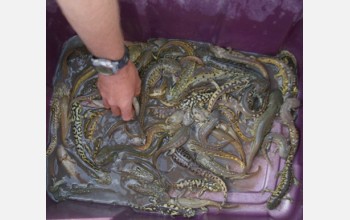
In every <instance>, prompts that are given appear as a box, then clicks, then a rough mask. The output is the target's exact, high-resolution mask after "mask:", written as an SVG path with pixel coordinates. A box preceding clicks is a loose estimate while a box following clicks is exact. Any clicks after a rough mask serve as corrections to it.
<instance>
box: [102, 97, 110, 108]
mask: <svg viewBox="0 0 350 220" xmlns="http://www.w3.org/2000/svg"><path fill="white" fill-rule="evenodd" d="M102 103H103V106H104V107H105V108H106V109H110V108H111V106H110V105H109V104H108V103H107V101H106V100H105V99H102Z"/></svg>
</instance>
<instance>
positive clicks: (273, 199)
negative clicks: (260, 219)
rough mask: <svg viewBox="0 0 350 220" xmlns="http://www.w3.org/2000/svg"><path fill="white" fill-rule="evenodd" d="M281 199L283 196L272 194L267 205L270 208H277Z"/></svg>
mask: <svg viewBox="0 0 350 220" xmlns="http://www.w3.org/2000/svg"><path fill="white" fill-rule="evenodd" d="M281 200H282V199H281V198H279V197H277V196H274V195H271V197H270V198H269V199H268V200H267V203H266V207H267V208H268V209H269V210H272V209H275V208H276V207H277V206H278V205H279V204H280V203H281Z"/></svg>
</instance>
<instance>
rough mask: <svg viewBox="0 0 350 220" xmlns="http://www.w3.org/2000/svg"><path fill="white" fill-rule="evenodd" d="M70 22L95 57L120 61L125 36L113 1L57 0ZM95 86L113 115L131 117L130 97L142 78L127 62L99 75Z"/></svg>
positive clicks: (132, 65)
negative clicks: (114, 70)
mask: <svg viewBox="0 0 350 220" xmlns="http://www.w3.org/2000/svg"><path fill="white" fill-rule="evenodd" d="M57 2H58V4H59V6H60V8H61V10H62V12H63V14H64V15H65V17H66V18H67V20H68V22H69V23H70V25H71V26H72V27H73V29H74V30H75V31H76V32H77V34H78V35H79V36H80V38H81V39H82V41H83V42H84V43H85V45H86V46H87V48H88V49H89V50H90V52H91V53H92V54H94V55H95V56H96V57H100V58H105V59H110V60H119V59H120V58H121V57H122V56H123V55H124V37H123V33H122V30H121V25H120V15H119V4H118V1H116V0H73V1H71V0H57ZM97 86H98V88H99V91H100V93H101V96H102V99H103V104H104V106H105V107H107V108H111V110H112V112H113V114H114V115H117V116H119V115H121V116H122V118H123V120H125V121H128V120H130V119H132V117H133V108H132V100H133V97H134V96H137V95H139V93H140V90H141V80H140V77H139V75H138V72H137V69H136V67H135V65H134V64H133V63H132V62H131V61H129V62H128V64H127V65H126V66H124V67H123V68H122V69H120V70H119V71H118V73H117V74H115V75H111V76H107V75H103V74H99V76H98V82H97Z"/></svg>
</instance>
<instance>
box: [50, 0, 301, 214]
mask: <svg viewBox="0 0 350 220" xmlns="http://www.w3.org/2000/svg"><path fill="white" fill-rule="evenodd" d="M46 4H47V6H46V28H47V29H46V31H47V33H46V63H47V65H46V91H47V92H46V94H47V95H46V116H47V125H48V118H49V103H50V99H51V94H52V78H53V76H54V73H55V69H56V66H57V62H58V58H59V55H60V52H61V49H62V46H63V43H64V42H65V41H66V40H68V39H69V38H70V37H72V36H73V35H75V32H74V31H73V30H72V28H71V27H70V26H69V24H68V23H67V21H66V19H65V18H64V16H63V15H62V13H61V11H60V9H59V8H58V6H57V4H56V2H55V1H54V0H47V1H46ZM302 6H303V3H302V1H301V0H262V1H250V0H235V1H228V0H191V1H184V0H176V1H175V0H174V1H164V0H142V1H140V0H139V1H137V0H120V8H121V22H122V28H123V31H124V36H125V39H126V40H128V41H146V40H147V39H149V38H171V39H187V40H194V41H203V42H209V43H212V44H215V45H218V46H222V47H231V48H233V49H235V50H241V51H248V52H255V53H261V54H268V55H275V54H277V53H278V52H279V51H280V50H282V49H286V50H289V51H290V52H292V53H293V54H294V55H295V57H296V59H297V62H298V85H299V97H298V98H299V99H300V100H301V103H302V100H303V96H302V94H303V20H302V13H303V12H302ZM302 122H303V108H302V106H301V107H300V109H299V115H298V119H297V122H296V126H297V128H298V129H299V132H300V144H299V149H298V152H297V156H296V158H295V161H294V163H295V164H297V165H298V166H300V167H302V166H303V155H302V151H303V126H302V125H303V124H302ZM300 172H301V176H302V169H301V171H300ZM301 184H302V182H301ZM301 188H302V186H299V187H298V189H297V190H298V193H297V197H296V198H294V201H293V206H290V207H292V208H291V209H290V210H284V211H283V212H282V213H281V214H280V215H276V217H275V218H278V219H302V212H303V210H302V190H301ZM46 209H47V219H79V218H106V219H109V218H115V219H123V218H124V219H164V218H165V217H163V216H156V215H147V214H140V213H135V212H134V211H133V210H131V209H130V208H128V207H118V206H117V207H116V206H109V205H102V204H93V203H86V202H77V201H65V202H61V203H57V204H56V203H55V202H53V201H52V200H51V199H50V198H49V197H48V196H47V205H46ZM269 216H270V215H269V213H268V212H266V213H261V212H254V210H253V211H252V212H249V213H243V214H242V213H239V217H238V216H236V215H230V216H224V215H222V214H205V215H202V216H197V217H195V218H193V219H222V218H231V219H234V218H239V219H267V218H269ZM169 218H170V217H169Z"/></svg>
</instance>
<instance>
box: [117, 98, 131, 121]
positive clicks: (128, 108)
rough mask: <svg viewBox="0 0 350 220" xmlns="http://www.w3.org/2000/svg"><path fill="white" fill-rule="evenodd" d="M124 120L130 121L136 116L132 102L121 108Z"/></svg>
mask: <svg viewBox="0 0 350 220" xmlns="http://www.w3.org/2000/svg"><path fill="white" fill-rule="evenodd" d="M120 111H121V115H122V119H123V121H130V120H132V119H133V118H134V110H133V108H132V102H130V103H129V104H128V105H125V106H124V107H123V108H122V107H121V108H120Z"/></svg>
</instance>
